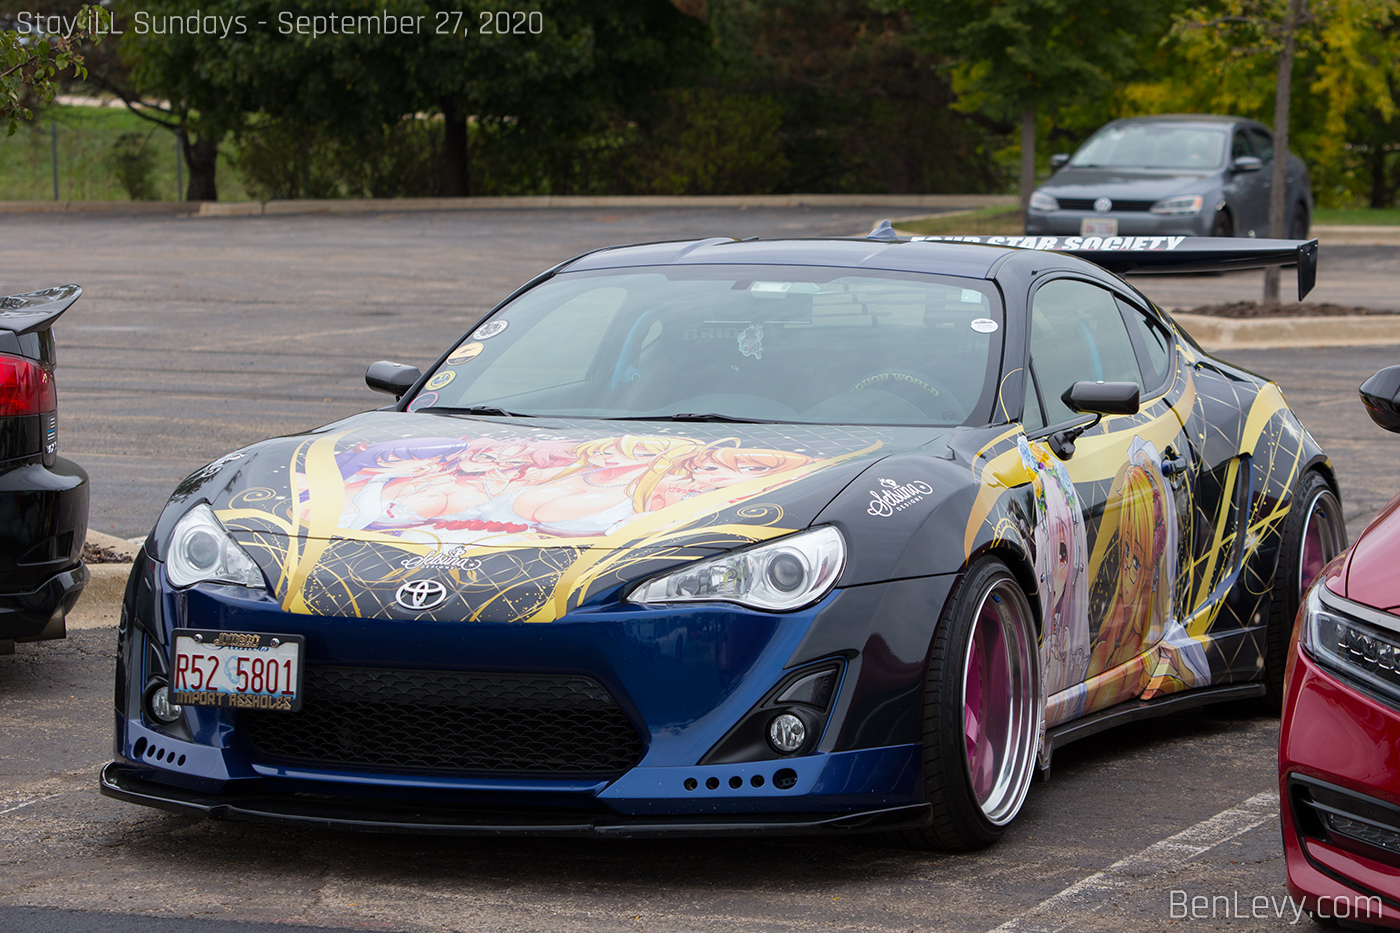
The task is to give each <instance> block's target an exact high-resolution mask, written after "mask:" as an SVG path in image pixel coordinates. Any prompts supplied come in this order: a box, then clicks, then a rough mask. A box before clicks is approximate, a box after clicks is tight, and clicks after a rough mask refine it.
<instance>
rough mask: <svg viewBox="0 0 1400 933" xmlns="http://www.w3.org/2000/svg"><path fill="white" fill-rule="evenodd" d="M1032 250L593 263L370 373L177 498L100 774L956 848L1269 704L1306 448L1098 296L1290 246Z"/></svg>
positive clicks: (909, 246) (280, 802) (823, 248)
mask: <svg viewBox="0 0 1400 933" xmlns="http://www.w3.org/2000/svg"><path fill="white" fill-rule="evenodd" d="M1071 240H1073V242H1071ZM1035 246H1036V248H1035V249H1016V248H1008V247H1005V246H999V245H989V244H987V243H982V242H976V241H975V239H974V238H965V241H964V242H935V241H930V240H916V241H910V240H901V239H898V238H896V237H895V236H894V235H893V233H892V231H890V230H889V228H888V226H887V225H885V226H882V227H881V228H879V229H877V230H876V232H875V233H873V234H872V235H871V237H869V238H866V239H845V240H842V239H826V240H783V241H761V240H760V241H750V242H737V241H734V240H729V239H711V240H702V241H699V242H685V243H659V244H649V245H642V246H632V247H624V248H615V249H607V250H601V251H597V252H593V253H589V254H586V255H583V256H580V257H578V258H576V259H573V260H571V261H569V262H566V263H563V264H562V265H560V266H557V267H555V268H553V269H550V270H549V271H548V272H546V273H544V274H542V275H540V276H539V277H538V278H536V279H534V280H532V281H531V282H529V283H528V284H527V285H525V286H524V287H522V288H521V289H520V290H519V291H517V292H516V293H515V294H513V295H511V296H510V297H509V298H508V299H507V300H506V301H504V302H503V303H502V304H501V305H500V306H498V307H497V308H496V309H495V310H493V311H492V312H491V313H490V314H489V315H487V317H486V318H485V319H483V320H482V321H481V322H480V324H478V325H477V326H476V327H475V328H474V329H473V330H472V331H471V332H470V333H468V334H467V335H465V336H464V337H463V338H462V339H461V340H460V341H459V342H458V343H457V344H456V345H454V346H453V347H452V348H450V349H449V350H448V351H447V352H446V353H445V354H443V356H442V357H441V358H440V359H439V360H438V361H437V362H436V363H435V364H434V365H433V366H431V367H430V368H429V369H428V370H427V371H426V372H425V373H420V372H419V370H417V369H416V368H412V367H409V366H403V365H399V364H395V363H388V362H380V363H375V364H374V365H373V366H371V367H370V368H369V372H368V373H367V374H366V378H367V381H368V382H369V384H370V385H371V387H373V388H376V389H381V390H383V391H386V392H388V393H391V394H392V395H394V396H395V397H396V398H397V402H396V403H395V404H394V405H392V406H390V407H388V408H385V409H381V410H378V411H372V412H367V413H364V414H361V415H357V416H355V417H352V418H348V419H346V420H344V421H340V422H337V423H335V424H330V425H326V426H325V427H321V428H316V429H314V430H311V431H307V432H306V433H304V434H299V435H294V436H291V437H281V438H274V439H271V440H267V441H263V442H261V443H258V444H254V445H252V446H250V447H246V448H244V449H242V450H239V451H235V452H233V453H230V454H228V455H227V456H224V457H221V458H219V459H218V460H216V461H214V462H213V463H210V464H209V465H208V466H206V467H204V468H203V469H201V470H199V471H197V472H196V473H194V474H193V475H191V476H190V477H188V478H187V479H186V480H185V481H184V482H182V483H181V484H180V485H179V486H178V487H177V488H176V490H175V493H174V495H173V496H172V497H171V499H170V502H169V504H168V505H167V506H166V508H165V510H164V511H163V512H162V513H161V515H160V517H159V519H158V520H157V521H156V524H155V528H154V529H153V531H152V532H151V535H150V537H149V538H148V539H147V541H146V544H145V546H144V548H143V550H142V552H141V554H140V556H139V557H138V559H137V561H136V564H135V567H134V569H133V571H132V574H131V578H130V582H129V584H128V586H127V591H126V597H125V603H124V606H123V614H122V624H121V629H120V647H119V651H118V661H117V678H116V760H115V761H114V762H112V763H111V764H110V765H108V766H107V767H106V768H105V769H104V770H103V772H102V779H101V781H102V783H101V786H102V790H103V792H104V793H106V794H108V795H110V796H113V797H118V798H121V799H124V800H129V801H132V802H135V803H140V804H146V805H150V806H156V807H164V808H166V809H171V810H176V811H181V812H192V813H204V814H208V815H209V816H212V817H216V818H221V819H237V820H259V821H279V822H287V823H301V824H308V825H316V826H330V827H342V828H362V829H377V830H386V829H388V830H404V831H418V832H441V833H491V834H498V833H521V834H535V835H596V836H640V835H657V834H707V833H708V834H734V833H798V832H816V831H875V830H882V831H890V832H893V833H895V834H897V835H899V836H900V837H901V838H902V839H903V840H904V841H905V842H906V843H911V844H915V845H923V846H935V847H942V848H951V849H968V848H975V847H979V846H985V845H987V844H989V843H991V842H993V841H995V840H996V839H997V838H998V837H999V836H1000V835H1001V834H1002V832H1003V831H1004V830H1005V828H1006V826H1007V825H1008V824H1009V823H1010V822H1011V820H1012V819H1013V818H1014V817H1015V816H1016V813H1017V812H1018V811H1019V809H1020V808H1021V806H1022V803H1023V802H1024V800H1025V798H1026V794H1027V791H1028V788H1029V786H1030V783H1031V779H1032V777H1033V776H1034V774H1035V773H1036V771H1037V769H1038V768H1039V769H1041V770H1042V771H1046V770H1048V768H1049V765H1050V757H1051V754H1052V753H1053V751H1054V749H1055V747H1057V746H1058V745H1063V744H1064V743H1065V742H1068V741H1071V740H1073V739H1075V738H1079V737H1082V736H1084V735H1088V734H1090V733H1092V732H1095V731H1098V730H1100V729H1102V728H1105V727H1107V726H1110V725H1113V724H1116V723H1121V722H1126V721H1129V720H1132V719H1136V718H1139V717H1142V716H1146V715H1155V714H1157V713H1161V712H1165V711H1171V710H1180V709H1183V708H1186V707H1190V706H1194V705H1199V704H1203V703H1209V702H1216V701H1222V700H1236V699H1242V698H1246V697H1259V696H1271V697H1276V696H1277V695H1278V692H1279V689H1280V685H1281V681H1282V676H1283V668H1282V662H1283V657H1284V654H1283V651H1284V649H1286V647H1287V640H1288V632H1289V629H1290V627H1291V622H1292V619H1293V617H1294V614H1295V613H1296V611H1297V607H1298V599H1299V592H1300V590H1299V584H1300V580H1299V571H1298V566H1299V561H1300V560H1301V555H1302V553H1303V550H1304V544H1303V539H1304V537H1306V533H1307V529H1314V530H1315V529H1317V528H1324V529H1326V528H1327V527H1328V525H1327V523H1328V522H1332V523H1336V522H1340V510H1335V512H1334V511H1333V510H1332V505H1334V504H1335V499H1336V495H1337V493H1336V488H1335V480H1334V478H1333V475H1332V470H1331V466H1330V464H1329V462H1328V461H1327V459H1326V457H1325V456H1324V455H1323V453H1322V451H1321V450H1320V449H1319V448H1318V446H1317V444H1316V443H1314V442H1313V440H1312V438H1311V437H1310V436H1309V435H1308V434H1307V432H1306V431H1304V430H1303V428H1302V426H1301V425H1300V424H1299V423H1298V420H1297V418H1296V417H1295V416H1294V415H1293V413H1292V412H1291V411H1290V410H1289V408H1288V406H1287V404H1286V403H1285V402H1284V401H1283V397H1282V395H1281V394H1280V393H1279V391H1278V388H1277V386H1275V385H1274V384H1273V383H1271V382H1269V381H1268V380H1266V379H1263V378H1260V377H1257V376H1254V375H1252V374H1250V373H1247V372H1244V371H1242V370H1239V369H1237V368H1235V367H1232V366H1230V365H1228V364H1226V363H1224V362H1221V361H1219V360H1215V359H1213V358H1211V357H1210V356H1208V355H1207V354H1206V353H1204V352H1203V351H1202V350H1201V349H1200V348H1199V347H1197V346H1196V345H1195V344H1194V343H1193V342H1192V341H1191V340H1190V339H1189V338H1188V337H1187V336H1186V335H1185V334H1184V333H1183V332H1182V331H1181V330H1180V328H1179V327H1178V326H1177V325H1176V324H1175V323H1174V322H1173V321H1172V320H1171V319H1170V318H1169V317H1168V316H1167V315H1166V314H1164V313H1163V312H1162V311H1161V310H1160V309H1158V308H1157V307H1155V306H1154V305H1153V304H1152V303H1151V302H1150V301H1148V300H1147V299H1146V298H1144V297H1143V296H1142V295H1141V293H1139V292H1138V291H1137V290H1136V289H1134V288H1133V287H1132V286H1130V285H1128V284H1126V283H1125V282H1124V281H1123V280H1122V279H1120V278H1118V277H1117V276H1116V275H1114V274H1113V272H1114V271H1115V270H1116V271H1128V270H1143V271H1177V270H1183V269H1220V268H1250V267H1253V268H1258V267H1260V266H1264V265H1271V264H1273V265H1277V264H1284V263H1296V264H1297V265H1298V267H1299V283H1300V289H1301V290H1303V291H1306V289H1307V288H1309V287H1310V286H1311V283H1312V279H1313V277H1314V275H1315V269H1316V255H1317V253H1316V242H1315V241H1310V242H1301V241H1281V240H1254V241H1240V240H1212V239H1187V238H1183V237H1155V238H1150V237H1144V238H1126V240H1119V239H1117V238H1115V240H1114V241H1113V242H1111V244H1108V243H1104V244H1092V245H1090V246H1089V247H1085V245H1084V244H1083V243H1082V242H1081V241H1079V239H1078V238H1070V239H1063V238H1054V237H1048V238H1047V237H1040V238H1036V240H1035ZM1095 247H1097V248H1095ZM1300 491H1301V492H1300ZM1319 503H1321V505H1319ZM1305 519H1306V520H1305ZM1339 527H1340V526H1338V528H1339ZM1300 528H1301V529H1302V530H1300ZM1246 529H1247V530H1248V533H1247V534H1246ZM1327 540H1340V536H1339V534H1332V535H1330V536H1328V537H1327ZM1309 566H1311V565H1309ZM1301 582H1302V585H1304V586H1305V585H1306V582H1308V581H1301Z"/></svg>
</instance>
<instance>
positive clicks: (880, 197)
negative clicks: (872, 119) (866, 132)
mask: <svg viewBox="0 0 1400 933" xmlns="http://www.w3.org/2000/svg"><path fill="white" fill-rule="evenodd" d="M1016 203H1017V200H1016V197H1015V196H1014V195H1002V194H754V195H727V194H717V195H706V196H699V197H687V196H669V195H628V196H619V197H591V196H588V195H544V196H541V197H480V198H364V199H358V200H348V199H347V200H323V201H310V200H304V201H266V202H259V201H241V202H233V203H227V204H224V203H219V202H217V201H215V202H208V201H206V202H205V203H203V204H201V205H200V207H199V216H200V217H272V216H285V215H289V214H365V213H399V212H419V211H468V210H521V209H533V210H560V209H565V210H569V209H573V210H578V209H586V208H600V207H603V208H607V207H620V208H628V207H631V208H643V207H652V208H655V207H670V208H687V207H694V208H718V207H731V208H732V207H737V208H741V209H742V208H749V207H896V208H901V209H907V210H915V209H918V208H929V209H936V210H939V211H949V210H959V209H963V210H967V209H975V208H979V207H1000V206H1003V205H1006V206H1014V205H1015V204H1016Z"/></svg>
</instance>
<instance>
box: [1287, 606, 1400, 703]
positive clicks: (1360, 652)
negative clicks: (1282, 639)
mask: <svg viewBox="0 0 1400 933" xmlns="http://www.w3.org/2000/svg"><path fill="white" fill-rule="evenodd" d="M1322 590H1323V584H1321V583H1318V584H1317V585H1315V586H1314V587H1313V588H1312V589H1311V590H1309V591H1308V597H1307V600H1306V602H1305V603H1304V604H1303V631H1302V640H1303V648H1304V649H1305V650H1306V651H1307V652H1308V654H1310V655H1311V656H1312V657H1313V658H1314V659H1315V660H1317V661H1318V662H1319V663H1321V664H1324V665H1326V666H1327V667H1330V668H1332V669H1333V670H1335V671H1336V672H1337V673H1339V674H1341V675H1343V676H1344V677H1347V678H1349V679H1351V680H1354V681H1359V682H1360V683H1361V684H1363V685H1365V686H1368V687H1370V688H1372V689H1373V690H1376V691H1378V692H1379V693H1381V694H1383V695H1385V696H1386V697H1389V698H1390V699H1391V700H1394V701H1396V702H1400V618H1397V619H1396V620H1395V621H1394V622H1389V621H1388V620H1386V619H1384V618H1383V617H1384V616H1388V615H1389V613H1384V612H1380V611H1378V610H1369V611H1368V609H1367V607H1365V606H1361V605H1359V604H1354V603H1353V604H1350V605H1349V607H1348V608H1354V609H1355V614H1353V613H1352V612H1350V611H1347V612H1343V611H1340V609H1339V608H1338V607H1340V606H1342V605H1345V604H1348V603H1349V601H1348V600H1343V599H1342V598H1341V597H1339V596H1333V595H1332V594H1330V593H1328V594H1326V595H1325V596H1324V594H1323V593H1322ZM1331 603H1335V604H1336V606H1333V605H1329V604H1331ZM1363 614H1364V615H1367V616H1371V617H1373V618H1374V619H1375V621H1376V622H1377V623H1381V624H1371V622H1370V621H1368V620H1364V619H1362V618H1360V617H1359V616H1361V615H1363Z"/></svg>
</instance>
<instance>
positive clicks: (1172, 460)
mask: <svg viewBox="0 0 1400 933" xmlns="http://www.w3.org/2000/svg"><path fill="white" fill-rule="evenodd" d="M1186 466H1187V463H1186V458H1185V457H1178V456H1177V455H1176V452H1175V451H1174V450H1172V449H1171V448H1170V447H1168V448H1167V450H1166V456H1164V457H1163V458H1162V475H1163V476H1175V475H1176V474H1178V473H1185V472H1186Z"/></svg>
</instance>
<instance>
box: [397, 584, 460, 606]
mask: <svg viewBox="0 0 1400 933" xmlns="http://www.w3.org/2000/svg"><path fill="white" fill-rule="evenodd" d="M446 601H447V587H445V586H443V585H442V584H441V583H439V582H437V581H436V580H409V581H408V582H407V583H405V584H404V585H403V586H401V587H399V591H398V592H397V593H395V594H394V602H396V603H398V604H399V605H400V606H403V607H404V608H405V609H411V610H413V611H414V612H424V611H426V610H428V609H436V608H437V607H438V606H441V605H442V604H443V603H445V602H446Z"/></svg>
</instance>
